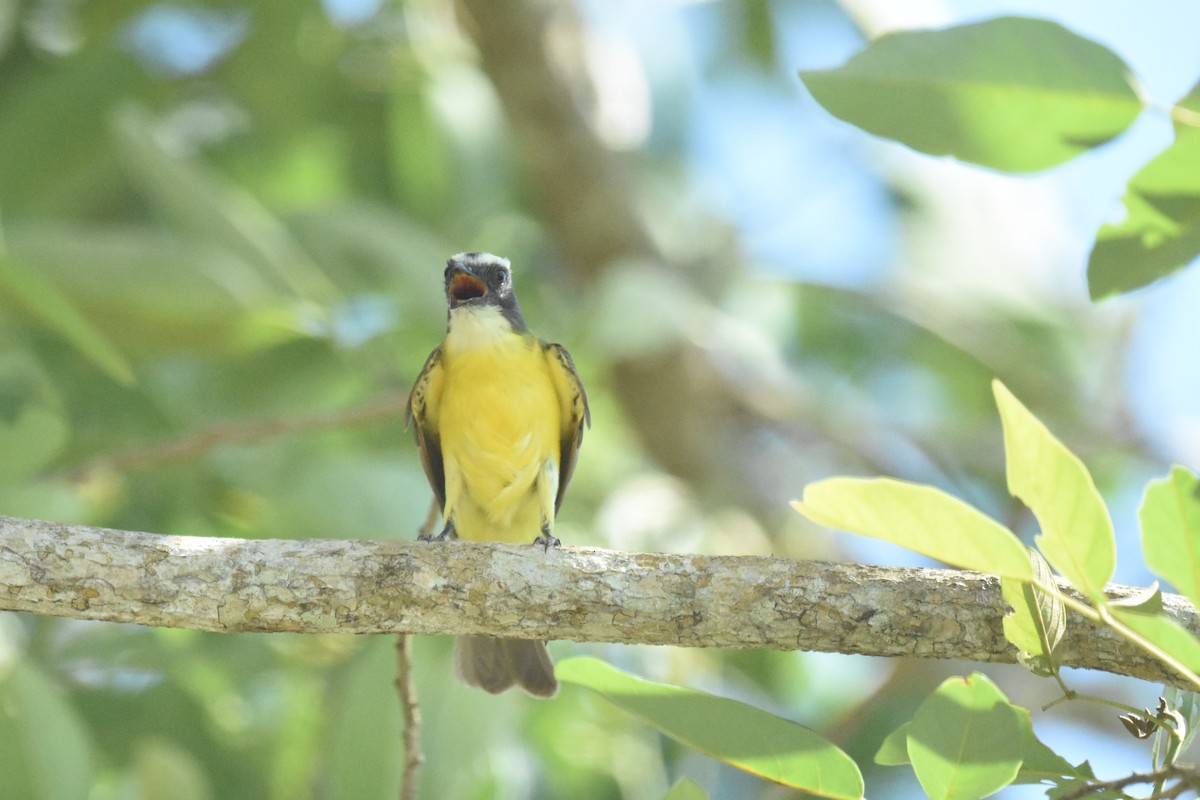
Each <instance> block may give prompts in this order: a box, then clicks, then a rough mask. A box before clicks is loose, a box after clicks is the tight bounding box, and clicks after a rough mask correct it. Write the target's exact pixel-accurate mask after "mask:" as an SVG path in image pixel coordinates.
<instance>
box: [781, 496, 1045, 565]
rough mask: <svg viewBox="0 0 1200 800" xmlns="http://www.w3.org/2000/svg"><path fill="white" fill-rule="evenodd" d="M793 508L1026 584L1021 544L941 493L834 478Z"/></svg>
mask: <svg viewBox="0 0 1200 800" xmlns="http://www.w3.org/2000/svg"><path fill="white" fill-rule="evenodd" d="M792 507H793V508H795V509H796V510H797V511H799V512H800V513H801V514H803V515H804V516H806V517H808V518H809V519H811V520H812V521H813V522H817V523H820V524H822V525H827V526H829V527H831V528H838V529H840V530H844V531H849V532H851V533H857V534H860V535H862V536H871V537H873V538H876V539H883V540H884V541H888V542H892V543H894V544H898V545H900V546H902V547H907V548H908V549H909V550H914V551H916V552H918V553H923V554H924V555H927V556H929V557H930V558H936V559H938V560H939V561H944V562H946V563H947V564H951V565H953V566H956V567H962V568H963V569H974V570H979V571H981V572H988V573H991V574H993V575H1003V576H1008V577H1012V578H1019V579H1022V580H1028V579H1029V578H1031V577H1032V575H1033V573H1032V570H1031V567H1030V565H1029V557H1028V556H1027V555H1026V549H1025V546H1024V545H1023V544H1021V542H1020V541H1019V540H1018V539H1017V537H1015V536H1013V534H1012V532H1011V531H1009V530H1008V529H1007V528H1005V527H1004V526H1003V525H1001V524H1000V523H998V522H996V521H995V520H993V519H992V518H991V517H989V516H987V515H986V514H984V513H983V512H981V511H979V510H977V509H976V508H974V507H973V506H970V505H968V504H966V503H964V502H963V501H961V500H959V499H958V498H956V497H952V496H950V495H948V494H946V493H945V492H943V491H941V490H940V489H936V488H934V487H932V486H923V485H920V484H915V483H907V482H905V481H898V480H894V479H892V478H830V479H828V480H824V481H818V482H817V483H812V484H809V485H808V486H806V487H805V488H804V499H803V500H800V501H793V502H792Z"/></svg>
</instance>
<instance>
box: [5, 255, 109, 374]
mask: <svg viewBox="0 0 1200 800" xmlns="http://www.w3.org/2000/svg"><path fill="white" fill-rule="evenodd" d="M0 288H3V289H4V290H7V292H8V293H9V294H11V295H12V296H13V297H14V298H16V300H17V301H18V302H20V303H21V305H23V306H25V308H27V309H28V310H29V311H31V312H32V313H33V314H34V315H35V316H37V317H38V318H39V319H40V320H41V321H42V323H43V324H44V325H46V327H48V328H49V329H50V330H51V331H53V332H54V333H55V334H56V335H58V336H61V337H62V338H63V339H66V340H67V341H68V342H70V343H71V345H72V346H73V347H75V349H77V350H78V351H79V352H81V353H82V354H83V355H84V356H86V357H87V358H88V359H89V360H91V362H92V363H93V364H95V365H96V366H97V367H99V368H100V369H102V370H103V371H104V372H105V373H107V374H108V376H109V377H110V378H112V379H113V380H115V381H117V382H119V383H123V384H130V383H133V369H132V368H131V367H130V366H129V362H127V361H126V360H125V357H124V356H123V355H121V352H120V351H119V350H117V348H116V347H115V346H113V344H112V343H111V342H110V341H109V340H108V338H107V337H106V336H105V335H104V334H103V333H101V332H100V330H99V329H97V328H96V327H95V326H94V325H92V323H91V322H89V321H88V320H87V318H86V317H84V316H83V315H82V314H80V313H79V311H78V309H76V308H75V306H74V304H72V303H71V301H70V300H68V299H67V298H66V296H65V295H63V293H62V292H60V291H59V290H58V287H56V286H55V285H54V284H52V283H50V282H49V281H47V280H45V279H44V278H42V277H41V276H40V275H39V274H38V273H37V272H36V271H34V270H32V269H27V268H26V267H25V266H24V265H22V264H19V263H17V262H15V261H13V260H11V259H6V258H0Z"/></svg>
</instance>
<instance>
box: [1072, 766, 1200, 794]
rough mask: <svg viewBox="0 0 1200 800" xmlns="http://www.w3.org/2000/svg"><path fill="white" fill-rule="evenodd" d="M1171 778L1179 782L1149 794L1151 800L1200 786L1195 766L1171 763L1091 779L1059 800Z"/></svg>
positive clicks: (1198, 774) (1121, 789)
mask: <svg viewBox="0 0 1200 800" xmlns="http://www.w3.org/2000/svg"><path fill="white" fill-rule="evenodd" d="M1173 780H1178V781H1179V783H1177V784H1175V785H1174V786H1172V787H1171V788H1169V789H1167V790H1166V791H1164V792H1162V793H1155V794H1154V795H1152V796H1151V797H1152V798H1153V800H1170V798H1173V797H1179V796H1180V795H1182V794H1183V793H1184V792H1186V791H1190V790H1193V789H1197V788H1200V771H1197V769H1196V768H1195V767H1191V766H1185V765H1183V764H1172V765H1171V766H1169V767H1165V768H1163V769H1161V770H1158V771H1157V772H1136V773H1134V774H1133V775H1126V776H1125V777H1124V778H1117V779H1116V780H1111V781H1092V782H1090V783H1088V784H1087V785H1086V786H1081V787H1079V788H1078V789H1075V790H1074V791H1071V792H1068V793H1067V794H1064V795H1062V796H1061V797H1060V798H1059V800H1083V798H1085V797H1090V796H1093V795H1100V794H1102V793H1104V792H1109V791H1115V792H1124V791H1125V789H1127V788H1129V787H1130V786H1137V785H1138V784H1142V783H1157V782H1160V781H1162V782H1166V781H1173Z"/></svg>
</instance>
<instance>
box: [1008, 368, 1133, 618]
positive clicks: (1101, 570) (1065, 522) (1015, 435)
mask: <svg viewBox="0 0 1200 800" xmlns="http://www.w3.org/2000/svg"><path fill="white" fill-rule="evenodd" d="M992 389H993V391H994V392H995V395H996V405H997V406H998V407H999V409H1000V420H1001V422H1002V423H1003V425H1004V452H1005V457H1006V459H1007V471H1008V490H1009V491H1010V492H1012V494H1013V496H1014V497H1017V498H1019V499H1020V500H1021V501H1022V502H1023V503H1025V505H1027V506H1029V508H1030V510H1032V511H1033V513H1034V515H1035V516H1036V517H1037V519H1038V523H1039V524H1040V525H1041V528H1042V534H1041V535H1040V536H1039V537H1038V538H1037V545H1038V549H1040V550H1041V551H1042V554H1043V555H1045V556H1046V560H1047V561H1049V562H1050V564H1051V566H1053V567H1054V568H1055V569H1057V570H1058V571H1059V572H1060V573H1062V575H1063V576H1064V577H1065V578H1066V579H1067V580H1068V581H1070V582H1071V584H1072V585H1074V586H1075V588H1076V589H1078V590H1079V591H1081V592H1083V593H1084V594H1085V595H1087V596H1088V597H1089V598H1090V599H1091V600H1092V602H1094V603H1097V604H1102V603H1103V602H1104V586H1105V584H1107V583H1108V581H1109V579H1111V578H1112V574H1113V570H1114V569H1116V562H1117V546H1116V539H1115V537H1114V535H1113V527H1112V520H1111V519H1109V516H1108V509H1107V508H1105V506H1104V501H1103V500H1102V499H1101V497H1100V492H1099V491H1098V490H1097V489H1096V484H1095V483H1094V482H1093V481H1092V476H1091V474H1090V473H1089V472H1088V470H1087V467H1085V466H1084V465H1083V462H1082V461H1080V460H1079V458H1078V456H1076V455H1075V454H1074V453H1072V452H1071V451H1070V450H1068V449H1067V448H1066V446H1065V445H1064V444H1063V443H1062V442H1060V441H1059V440H1058V439H1056V438H1055V437H1054V435H1053V434H1052V433H1050V431H1049V430H1048V429H1047V428H1046V426H1045V425H1043V424H1042V423H1041V421H1040V420H1038V418H1037V417H1035V416H1033V414H1031V413H1030V412H1029V409H1027V408H1025V406H1023V405H1021V401H1019V400H1017V398H1016V397H1014V396H1013V394H1012V393H1011V392H1010V391H1008V389H1007V388H1006V387H1005V386H1004V384H1002V383H1000V382H999V381H993V382H992Z"/></svg>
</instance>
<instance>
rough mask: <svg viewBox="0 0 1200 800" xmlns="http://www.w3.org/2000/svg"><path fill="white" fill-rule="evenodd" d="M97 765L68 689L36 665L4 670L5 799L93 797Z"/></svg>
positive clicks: (0, 769) (0, 742)
mask: <svg viewBox="0 0 1200 800" xmlns="http://www.w3.org/2000/svg"><path fill="white" fill-rule="evenodd" d="M91 759H92V756H91V745H90V743H89V742H88V739H87V732H86V730H85V728H84V727H83V723H82V722H81V721H80V719H79V717H78V716H77V715H76V713H75V709H74V708H72V707H71V706H70V705H69V704H68V702H67V700H66V698H65V697H64V696H63V692H62V689H61V688H60V687H59V686H58V685H57V684H55V683H54V681H52V680H51V679H50V678H48V677H46V676H45V675H44V674H42V672H40V671H39V670H38V669H37V668H36V667H35V666H34V665H33V664H32V663H29V662H24V661H22V662H18V663H16V664H15V665H12V666H11V667H7V665H3V664H0V796H3V797H13V798H17V797H19V798H23V800H78V798H81V797H87V796H88V789H89V787H90V785H91V773H92V765H91Z"/></svg>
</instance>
